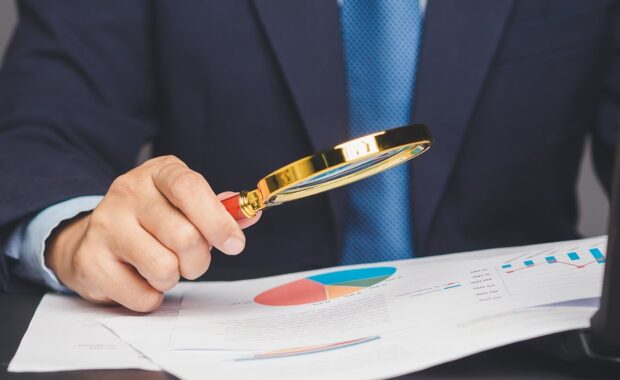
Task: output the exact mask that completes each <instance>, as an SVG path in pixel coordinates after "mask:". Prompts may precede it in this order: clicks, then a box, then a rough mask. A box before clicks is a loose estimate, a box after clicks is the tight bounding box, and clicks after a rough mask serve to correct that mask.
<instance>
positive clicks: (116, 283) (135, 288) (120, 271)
mask: <svg viewBox="0 0 620 380" xmlns="http://www.w3.org/2000/svg"><path fill="white" fill-rule="evenodd" d="M106 274H107V279H106V284H105V285H102V286H103V287H104V289H106V291H105V292H104V293H105V294H106V295H107V297H109V298H110V299H111V300H113V301H114V302H117V303H119V304H121V305H123V306H125V307H126V308H128V309H131V310H134V311H138V312H141V313H146V312H149V311H153V310H155V309H157V308H158V307H159V305H161V303H162V301H163V300H164V295H163V293H162V292H160V291H158V290H157V289H155V288H153V287H152V286H151V285H149V283H148V282H146V280H145V279H144V278H142V276H140V274H138V273H137V271H136V270H135V269H134V268H133V267H131V266H129V265H128V264H124V263H122V262H120V261H117V262H113V261H111V262H110V265H108V268H107V271H106Z"/></svg>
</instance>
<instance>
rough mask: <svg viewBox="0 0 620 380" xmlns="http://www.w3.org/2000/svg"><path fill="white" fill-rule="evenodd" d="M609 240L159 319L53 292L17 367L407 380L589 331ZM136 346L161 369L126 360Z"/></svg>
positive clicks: (192, 290)
mask: <svg viewBox="0 0 620 380" xmlns="http://www.w3.org/2000/svg"><path fill="white" fill-rule="evenodd" d="M605 244H606V238H605V237H599V238H593V239H585V240H579V241H570V242H561V243H551V244H543V245H535V246H527V247H514V248H504V249H495V250H486V251H478V252H470V253H461V254H454V255H444V256H438V257H431V258H421V259H412V260H403V261H396V262H389V263H377V264H369V265H357V266H347V267H337V268H331V269H325V270H320V271H311V272H303V273H295V274H287V275H283V276H276V277H269V278H263V279H256V280H246V281H235V282H215V283H202V284H183V285H181V286H180V287H178V288H177V289H175V290H174V291H173V292H172V293H171V294H170V295H169V297H168V298H167V300H166V304H165V306H164V307H163V308H162V310H161V311H159V312H156V313H153V314H150V315H131V314H130V313H127V312H126V311H121V310H120V309H119V308H111V309H103V308H101V307H95V306H92V305H87V304H85V303H84V302H82V301H79V300H77V299H72V298H63V297H60V296H46V298H45V299H44V301H43V302H42V305H41V306H40V309H39V310H38V311H37V314H36V315H35V318H34V319H33V322H32V324H31V326H30V328H29V330H28V333H27V334H26V337H25V338H24V341H23V342H22V345H21V346H20V350H19V351H18V353H17V355H16V357H15V358H14V360H13V362H12V363H11V366H10V367H9V369H10V370H15V371H20V370H59V369H74V368H77V367H79V366H80V365H81V367H80V368H120V367H132V368H143V369H153V368H154V365H156V367H157V368H162V369H164V370H166V371H168V372H170V373H173V374H174V375H176V376H179V377H181V378H188V379H192V378H196V379H198V378H204V377H205V375H209V376H214V377H217V378H236V377H241V376H243V377H244V378H265V377H270V378H276V379H278V378H286V379H290V378H316V377H319V376H320V377H322V378H325V379H330V378H334V379H336V378H342V377H348V378H384V377H390V376H396V375H400V374H404V373H409V372H413V371H417V370H421V369H424V368H428V367H430V366H433V365H436V364H440V363H444V362H447V361H450V360H454V359H457V358H460V357H463V356H467V355H470V354H473V353H476V352H480V351H483V350H487V349H490V348H493V347H497V346H501V345H505V344H509V343H513V342H517V341H521V340H525V339H529V338H533V337H537V336H541V335H546V334H551V333H556V332H560V331H566V330H571V329H578V328H585V327H588V325H589V318H590V317H591V315H592V314H593V312H594V311H595V310H596V306H597V302H598V298H599V296H600V291H601V284H602V274H603V267H604V263H605V255H604V247H605ZM181 299H182V301H181ZM63 314H67V315H70V316H71V317H70V318H69V317H64V318H63V317H62V315H63ZM94 320H97V321H98V322H99V323H101V324H102V325H103V326H105V328H107V329H109V331H106V330H104V329H103V327H102V325H98V324H96V323H93V321H94ZM52 323H54V324H55V325H58V324H63V323H64V325H63V326H64V327H63V328H64V329H65V330H64V333H63V335H64V338H63V339H66V340H64V341H61V343H62V344H65V345H68V346H72V349H71V350H68V349H63V350H62V351H64V352H63V354H62V355H58V357H50V356H49V353H50V351H49V350H46V347H45V344H42V342H51V341H55V343H54V346H55V349H56V350H57V352H58V351H60V350H59V346H58V343H59V339H61V337H58V336H55V335H58V332H54V330H56V331H58V330H60V329H50V326H53V325H52ZM50 330H52V331H50ZM68 330H71V331H74V332H75V334H74V335H75V336H74V337H71V335H72V334H67V331H68ZM86 330H88V331H89V333H88V334H85V333H84V331H86ZM78 331H79V333H78ZM112 332H113V334H112ZM106 333H107V334H106ZM78 335H79V338H80V339H81V340H82V341H81V342H80V339H74V338H78ZM50 344H51V343H50ZM98 344H100V346H97V345H98ZM127 345H129V346H131V348H132V349H134V350H135V352H139V353H140V354H141V355H143V356H144V357H147V358H148V359H150V361H151V362H152V363H151V362H146V361H145V359H144V358H142V357H141V356H140V355H135V354H133V356H131V355H128V354H127V352H128V351H129V350H130V348H129V347H128V346H127ZM101 352H103V353H104V354H105V355H103V356H100V355H99V354H100V353H101ZM46 355H47V356H46ZM40 358H44V359H40ZM94 358H97V359H94ZM102 358H103V359H102ZM35 362H38V363H37V365H36V366H34V365H33V364H34V363H35ZM69 362H70V363H71V366H69ZM76 363H77V364H76ZM63 366H65V367H64V368H62V367H63Z"/></svg>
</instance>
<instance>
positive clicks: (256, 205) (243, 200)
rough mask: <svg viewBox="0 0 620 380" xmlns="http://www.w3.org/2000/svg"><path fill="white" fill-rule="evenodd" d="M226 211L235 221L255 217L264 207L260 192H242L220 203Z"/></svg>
mask: <svg viewBox="0 0 620 380" xmlns="http://www.w3.org/2000/svg"><path fill="white" fill-rule="evenodd" d="M222 204H223V205H224V207H226V210H227V211H228V212H229V213H230V215H232V216H233V218H235V220H243V219H248V218H252V217H254V216H256V214H257V213H258V211H260V210H262V209H264V208H265V207H266V205H265V203H264V202H263V196H262V195H261V192H260V191H259V190H258V189H256V190H248V191H246V190H244V191H242V192H240V193H239V194H235V195H233V196H231V197H228V198H226V199H224V200H223V201H222Z"/></svg>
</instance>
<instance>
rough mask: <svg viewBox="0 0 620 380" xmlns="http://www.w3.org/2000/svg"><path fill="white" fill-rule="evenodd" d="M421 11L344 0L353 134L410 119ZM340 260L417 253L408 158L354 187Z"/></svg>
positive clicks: (379, 1)
mask: <svg viewBox="0 0 620 380" xmlns="http://www.w3.org/2000/svg"><path fill="white" fill-rule="evenodd" d="M422 23H423V15H422V13H421V11H420V8H419V1H418V0H376V1H375V0H344V2H343V5H342V9H341V27H342V34H343V41H344V50H345V61H346V68H347V90H348V95H349V120H350V126H349V127H350V132H351V135H352V136H353V137H358V136H361V135H364V134H368V133H372V132H376V131H379V130H382V129H387V128H392V127H398V126H402V125H405V124H409V122H410V116H411V105H412V101H413V90H414V86H415V73H416V64H417V56H418V50H419V44H420V35H421V33H422ZM348 191H349V213H348V219H347V228H346V234H345V241H344V249H343V253H342V258H341V263H342V264H356V263H364V262H377V261H386V260H399V259H406V258H410V257H413V241H412V232H413V231H412V226H411V215H410V211H409V209H410V206H409V166H408V165H400V166H398V167H396V168H393V169H390V170H388V171H386V172H384V173H381V174H378V175H376V176H373V177H370V178H368V179H365V180H363V181H360V182H358V183H355V184H353V185H350V186H349V187H348Z"/></svg>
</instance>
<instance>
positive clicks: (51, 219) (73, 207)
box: [5, 195, 103, 293]
mask: <svg viewBox="0 0 620 380" xmlns="http://www.w3.org/2000/svg"><path fill="white" fill-rule="evenodd" d="M102 199H103V196H102V195H91V196H85V197H78V198H73V199H70V200H67V201H64V202H61V203H57V204H55V205H53V206H50V207H48V208H46V209H45V210H43V211H41V212H40V213H38V214H37V215H36V216H35V217H34V218H33V219H31V220H30V221H26V222H24V223H22V224H20V225H18V226H17V228H16V229H15V230H14V231H13V233H12V234H11V235H10V236H9V240H8V242H7V245H6V249H5V254H6V255H7V256H9V257H12V258H14V259H16V260H17V261H18V263H17V265H16V267H15V269H14V272H15V274H16V275H18V276H19V277H22V278H25V279H27V280H30V281H34V282H37V283H40V284H44V285H47V286H48V287H50V288H51V289H54V290H56V291H59V292H66V293H68V292H70V290H69V289H68V288H67V287H65V286H63V285H62V284H61V283H60V281H58V278H56V275H54V273H53V272H52V271H51V270H50V269H49V268H48V267H47V266H46V265H45V258H44V252H45V243H46V240H47V238H48V237H50V235H51V234H52V232H53V231H54V229H55V228H56V227H58V225H59V224H60V223H62V222H63V221H65V220H69V219H71V218H73V217H75V216H77V215H78V214H80V213H82V212H86V211H91V210H93V209H94V208H95V207H97V205H98V204H99V202H101V200H102Z"/></svg>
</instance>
